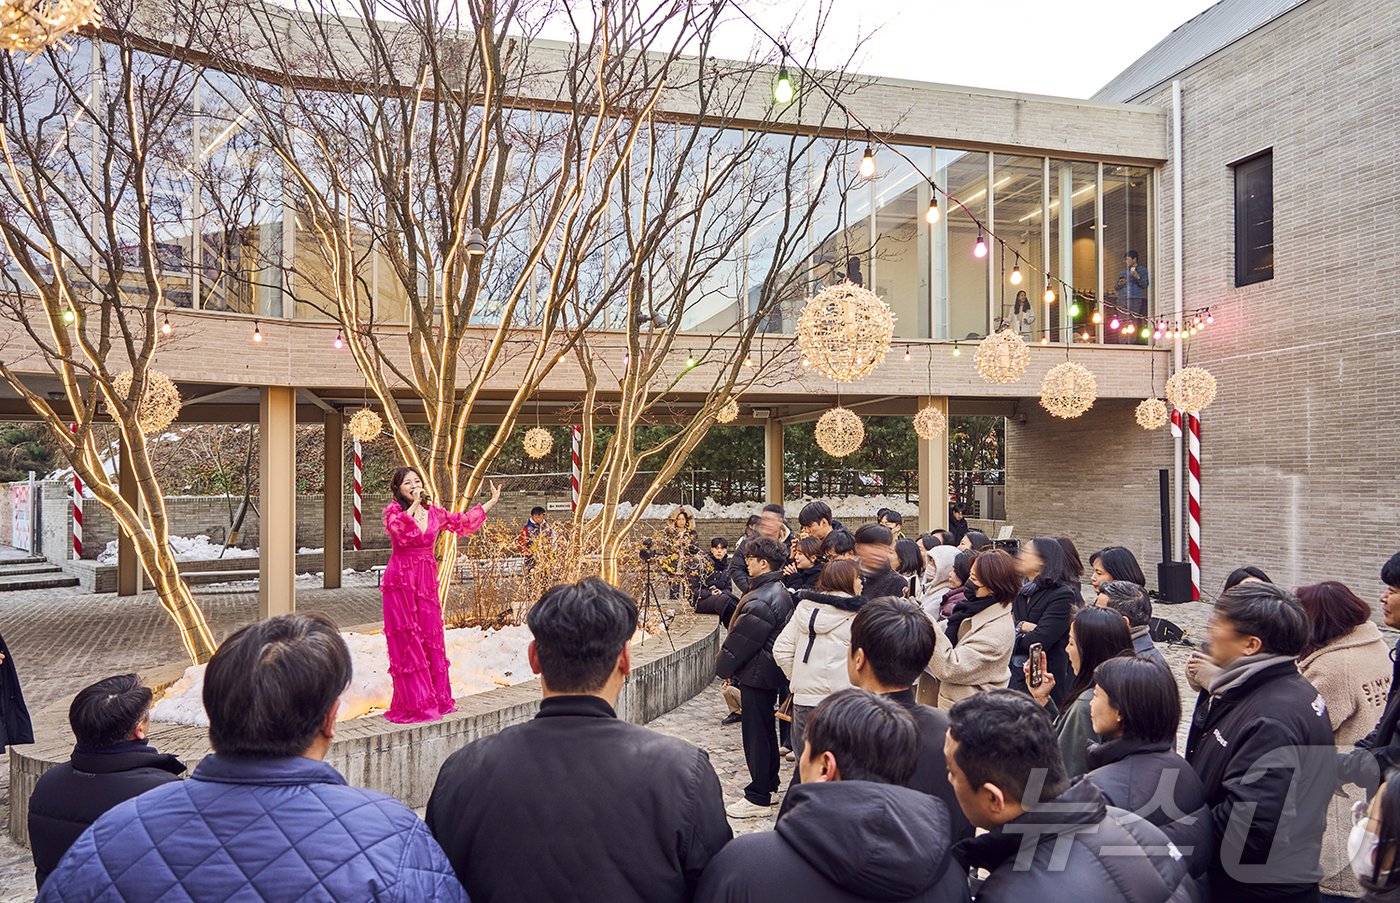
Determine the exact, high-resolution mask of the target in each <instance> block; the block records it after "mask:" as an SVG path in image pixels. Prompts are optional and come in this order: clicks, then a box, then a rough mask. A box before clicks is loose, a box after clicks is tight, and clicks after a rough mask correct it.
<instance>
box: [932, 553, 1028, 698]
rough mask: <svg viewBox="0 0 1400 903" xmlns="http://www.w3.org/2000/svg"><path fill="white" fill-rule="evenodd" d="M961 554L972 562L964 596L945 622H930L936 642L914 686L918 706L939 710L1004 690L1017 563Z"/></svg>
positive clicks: (989, 555)
mask: <svg viewBox="0 0 1400 903" xmlns="http://www.w3.org/2000/svg"><path fill="white" fill-rule="evenodd" d="M963 554H965V555H971V556H973V557H974V560H973V562H972V567H971V570H969V571H968V577H967V587H966V589H967V595H965V596H964V597H963V598H962V599H961V600H959V601H958V603H957V605H955V606H954V608H953V611H952V614H951V615H950V616H949V617H948V618H947V620H937V621H935V627H936V630H935V631H934V635H935V639H936V641H937V642H936V645H935V646H934V649H933V657H932V658H930V659H929V663H928V668H927V672H926V674H927V676H926V677H925V678H924V679H923V680H921V681H920V684H919V686H920V695H921V697H922V699H923V701H927V702H928V703H929V704H930V705H937V706H939V707H940V708H944V709H946V708H949V707H950V706H952V704H953V703H955V702H957V701H958V700H959V699H965V698H966V697H968V696H971V695H972V694H973V693H976V692H978V691H980V690H993V689H997V688H999V687H1004V686H1006V682H1007V670H1006V663H1007V662H1008V661H1009V660H1010V659H1011V645H1012V643H1013V642H1015V631H1016V625H1015V623H1014V622H1013V621H1012V614H1011V603H1012V601H1013V600H1014V599H1015V598H1016V592H1017V590H1018V589H1019V588H1020V585H1021V578H1020V577H1019V576H1017V574H1016V563H1015V562H1014V561H1013V560H1012V558H1011V556H1010V555H1008V554H1007V553H1006V552H1003V551H1002V550H1000V549H993V550H992V551H990V552H982V553H980V554H979V553H972V552H964V553H963ZM959 557H962V556H961V555H960V556H959Z"/></svg>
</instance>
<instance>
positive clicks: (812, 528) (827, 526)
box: [797, 502, 846, 543]
mask: <svg viewBox="0 0 1400 903" xmlns="http://www.w3.org/2000/svg"><path fill="white" fill-rule="evenodd" d="M797 525H798V526H799V527H801V528H802V529H804V530H806V531H807V535H808V536H815V537H816V538H817V539H820V540H821V541H822V542H823V543H825V542H826V538H827V537H828V536H830V535H831V534H832V533H833V532H844V531H845V529H846V527H845V525H844V524H842V523H841V522H840V521H839V520H836V519H835V518H834V517H832V516H831V506H830V505H828V504H827V503H826V502H808V503H807V504H805V505H803V506H802V510H801V511H799V512H798V513H797Z"/></svg>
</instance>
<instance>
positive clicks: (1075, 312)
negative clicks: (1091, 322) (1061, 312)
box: [1069, 301, 1079, 317]
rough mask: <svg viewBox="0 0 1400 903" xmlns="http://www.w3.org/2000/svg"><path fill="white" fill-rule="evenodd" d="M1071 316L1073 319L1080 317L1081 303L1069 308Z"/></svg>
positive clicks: (1071, 305)
mask: <svg viewBox="0 0 1400 903" xmlns="http://www.w3.org/2000/svg"><path fill="white" fill-rule="evenodd" d="M1069 315H1070V316H1071V317H1077V316H1079V302H1078V301H1075V302H1074V303H1072V304H1070V306H1069Z"/></svg>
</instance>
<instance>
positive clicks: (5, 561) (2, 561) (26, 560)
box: [0, 555, 48, 567]
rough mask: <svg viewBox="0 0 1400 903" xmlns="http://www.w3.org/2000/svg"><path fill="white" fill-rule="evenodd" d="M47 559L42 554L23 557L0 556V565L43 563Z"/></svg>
mask: <svg viewBox="0 0 1400 903" xmlns="http://www.w3.org/2000/svg"><path fill="white" fill-rule="evenodd" d="M47 562H48V559H47V558H45V557H44V556H42V555H26V556H24V557H23V558H0V567H5V566H7V565H12V564H45V563H47Z"/></svg>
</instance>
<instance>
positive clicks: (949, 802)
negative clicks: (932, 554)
mask: <svg viewBox="0 0 1400 903" xmlns="http://www.w3.org/2000/svg"><path fill="white" fill-rule="evenodd" d="M933 644H934V637H933V622H932V621H930V620H929V619H928V616H927V615H925V614H924V610H923V609H922V608H920V607H919V606H918V605H917V604H916V603H914V602H911V601H909V600H908V599H882V600H880V601H879V602H874V603H871V604H869V605H866V606H864V607H863V608H861V610H860V612H859V613H857V614H856V616H855V618H853V619H852V620H851V648H850V651H849V652H848V653H847V656H846V671H847V673H848V675H849V676H850V679H851V685H852V686H856V687H860V688H861V689H862V690H869V691H870V692H872V693H878V694H880V695H881V696H884V697H885V698H887V699H889V700H891V701H893V702H896V703H898V704H899V705H901V706H903V707H904V709H905V711H907V712H908V713H909V714H910V715H913V716H914V724H915V725H917V727H918V729H919V758H918V763H917V765H916V767H915V768H914V771H913V773H912V774H911V775H910V776H909V778H908V780H906V781H903V782H902V783H903V784H904V786H905V787H909V788H910V789H913V790H918V791H920V792H922V793H927V794H929V795H930V796H936V797H938V798H939V799H940V800H942V801H943V803H944V805H946V806H947V807H948V813H949V815H951V816H952V838H953V840H954V841H955V842H956V841H959V840H966V839H967V838H969V837H971V836H972V825H971V824H969V823H968V821H967V818H966V817H965V816H964V815H963V813H962V809H961V808H959V807H958V798H957V795H956V794H954V793H953V785H952V784H949V783H948V760H947V759H945V758H943V742H944V740H945V739H946V738H947V735H948V715H947V714H946V713H945V712H943V711H942V710H941V709H936V708H934V707H933V706H928V705H921V704H919V702H918V701H916V700H915V699H914V681H916V680H918V678H919V675H920V674H921V673H923V670H924V667H925V666H927V665H928V662H929V659H931V658H933Z"/></svg>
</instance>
